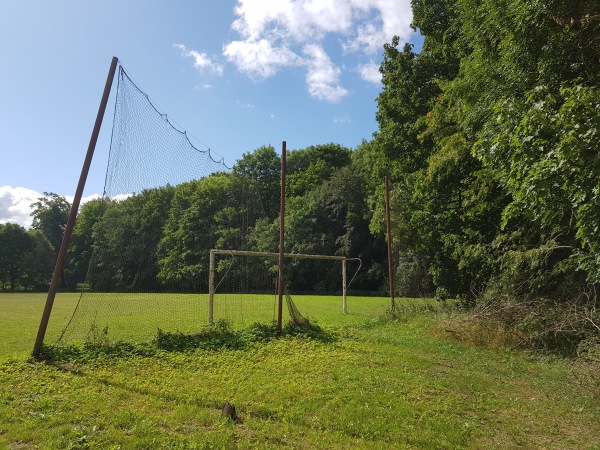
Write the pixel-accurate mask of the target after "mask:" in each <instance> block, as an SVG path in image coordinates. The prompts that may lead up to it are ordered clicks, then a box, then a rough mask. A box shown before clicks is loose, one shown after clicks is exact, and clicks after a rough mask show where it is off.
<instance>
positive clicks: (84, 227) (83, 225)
mask: <svg viewBox="0 0 600 450" xmlns="http://www.w3.org/2000/svg"><path fill="white" fill-rule="evenodd" d="M111 203H112V201H111V200H110V199H107V198H97V199H93V200H90V201H88V202H86V203H85V204H83V205H82V206H81V208H80V210H79V214H77V221H76V222H75V227H74V228H73V234H72V236H71V245H69V253H68V255H69V257H68V260H69V263H68V266H67V269H66V276H67V278H68V279H69V282H70V284H71V286H72V287H76V286H77V285H78V284H80V283H84V282H85V279H86V276H87V272H88V267H89V264H90V260H91V258H92V253H93V245H94V237H95V231H94V230H95V227H96V224H97V223H98V222H100V220H101V219H102V217H103V216H104V213H105V212H106V209H107V208H108V207H109V204H111Z"/></svg>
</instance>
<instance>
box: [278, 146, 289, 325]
mask: <svg viewBox="0 0 600 450" xmlns="http://www.w3.org/2000/svg"><path fill="white" fill-rule="evenodd" d="M286 153H287V150H286V142H285V141H283V142H282V143H281V200H280V203H279V275H278V277H277V330H278V331H279V332H280V333H281V331H282V329H283V264H284V258H285V254H284V248H283V247H284V239H283V231H284V229H285V167H286V161H285V160H286Z"/></svg>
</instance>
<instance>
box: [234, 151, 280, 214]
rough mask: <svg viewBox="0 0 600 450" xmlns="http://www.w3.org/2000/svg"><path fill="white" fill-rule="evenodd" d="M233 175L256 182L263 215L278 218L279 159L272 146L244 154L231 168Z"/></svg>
mask: <svg viewBox="0 0 600 450" xmlns="http://www.w3.org/2000/svg"><path fill="white" fill-rule="evenodd" d="M233 173H234V174H235V175H238V176H240V177H242V178H247V179H250V180H254V181H256V186H258V189H259V192H260V196H261V198H262V201H263V206H262V209H263V210H264V213H265V214H266V215H267V216H268V217H270V218H275V217H277V216H278V214H279V197H280V190H281V158H280V156H279V155H277V153H275V149H274V148H273V147H272V146H270V145H268V146H262V147H259V148H257V149H256V150H254V151H253V152H248V153H244V154H243V155H242V157H241V158H240V159H239V160H238V161H237V162H236V163H235V165H234V166H233Z"/></svg>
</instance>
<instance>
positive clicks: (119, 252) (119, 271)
mask: <svg viewBox="0 0 600 450" xmlns="http://www.w3.org/2000/svg"><path fill="white" fill-rule="evenodd" d="M174 192H175V189H174V188H173V187H171V186H165V187H162V188H156V189H146V190H144V191H142V192H141V193H140V194H136V195H133V196H131V197H129V198H126V199H125V200H122V201H111V202H108V203H106V206H105V208H106V212H105V213H104V215H103V216H102V219H101V220H100V221H99V222H98V223H97V224H96V225H94V226H93V233H94V237H95V239H94V244H93V250H94V254H93V257H92V259H91V264H90V271H89V279H88V281H89V282H90V283H91V285H92V287H93V288H94V289H97V290H117V291H126V290H133V291H138V292H139V291H151V290H157V289H160V286H159V285H158V284H157V282H156V280H157V274H158V265H157V264H158V263H157V248H158V244H159V242H160V239H161V238H162V235H163V227H164V224H165V222H166V221H167V218H168V217H169V209H170V206H171V201H172V198H173V195H174Z"/></svg>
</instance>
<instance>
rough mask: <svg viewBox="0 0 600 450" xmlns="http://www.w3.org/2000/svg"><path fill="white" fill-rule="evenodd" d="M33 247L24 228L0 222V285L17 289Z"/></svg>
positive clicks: (26, 268) (25, 272)
mask: <svg viewBox="0 0 600 450" xmlns="http://www.w3.org/2000/svg"><path fill="white" fill-rule="evenodd" d="M32 249H33V242H32V240H31V237H30V236H29V235H28V234H27V231H26V230H25V228H23V227H22V226H20V225H17V224H15V223H4V224H0V286H1V287H2V289H6V286H8V287H9V289H10V290H11V291H14V290H16V289H17V287H18V286H19V284H20V283H21V281H22V280H23V279H25V278H26V274H27V270H28V267H27V262H28V257H29V255H30V253H31V251H32Z"/></svg>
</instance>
